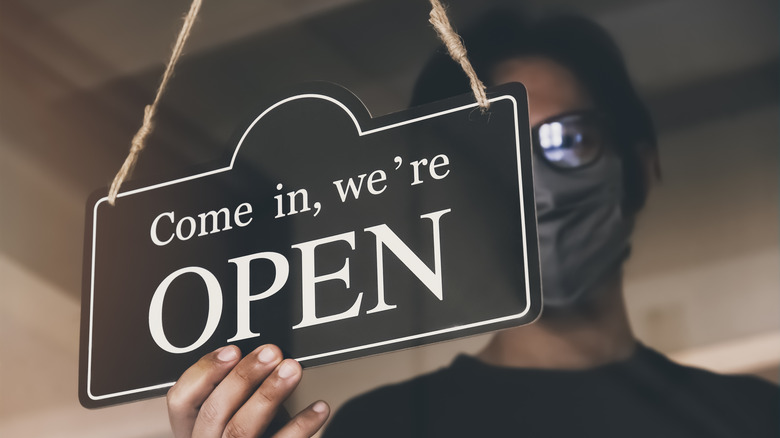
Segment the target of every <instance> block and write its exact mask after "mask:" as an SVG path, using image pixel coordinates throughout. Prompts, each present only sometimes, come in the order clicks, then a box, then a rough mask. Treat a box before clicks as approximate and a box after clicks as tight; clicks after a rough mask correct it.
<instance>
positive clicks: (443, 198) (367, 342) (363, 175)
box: [79, 83, 541, 407]
mask: <svg viewBox="0 0 780 438" xmlns="http://www.w3.org/2000/svg"><path fill="white" fill-rule="evenodd" d="M488 91H489V93H488V95H489V97H490V101H491V107H490V110H489V113H486V114H482V113H481V112H480V110H479V108H478V107H477V106H476V104H475V103H473V96H472V95H463V96H460V97H457V98H453V99H449V100H444V101H440V102H436V103H434V104H430V105H426V106H422V107H417V108H412V109H410V110H407V111H403V112H400V113H396V114H391V115H388V116H383V117H378V118H372V117H371V116H370V115H369V113H368V111H367V110H366V108H365V107H364V106H363V104H362V103H361V102H360V101H359V100H358V99H357V98H356V97H355V96H354V95H352V94H351V93H350V92H349V91H347V90H345V89H344V88H341V87H338V86H335V85H332V84H324V83H321V84H313V85H310V86H307V87H305V88H303V89H301V90H299V91H298V92H296V93H291V94H287V95H286V96H285V98H283V99H280V100H278V101H274V103H273V104H271V105H269V106H267V107H265V108H264V109H263V110H262V111H261V112H259V113H257V114H258V115H256V116H255V117H254V118H252V119H250V120H249V121H248V123H247V124H246V125H245V126H243V127H242V128H241V129H239V130H238V132H237V136H236V140H235V149H234V151H233V154H232V157H230V159H229V160H226V162H223V163H219V164H217V165H215V166H212V167H211V168H209V169H206V170H204V169H202V168H201V169H200V170H199V171H196V172H193V174H192V175H191V176H188V177H185V178H180V179H175V180H172V181H169V182H165V183H161V184H154V185H149V186H137V185H136V186H135V187H130V188H128V189H126V190H125V191H124V192H122V193H120V194H119V196H118V198H117V201H116V205H115V206H111V205H109V203H108V201H107V196H106V193H107V191H105V190H103V191H100V192H98V193H95V194H94V195H93V196H92V197H91V199H90V201H89V202H88V205H87V230H86V237H85V240H86V242H85V248H86V250H85V261H84V289H83V306H82V329H81V358H80V362H81V363H80V385H79V386H80V390H79V391H80V400H81V403H82V404H83V405H84V406H87V407H98V406H105V405H111V404H116V403H120V402H126V401H131V400H137V399H141V398H147V397H150V396H154V395H160V394H163V393H165V392H166V391H167V389H168V388H169V387H170V386H171V385H173V383H174V382H175V380H176V379H177V378H178V377H179V376H180V375H181V373H182V372H183V371H184V370H185V369H187V368H188V367H189V366H190V365H192V364H193V363H194V362H196V361H197V360H198V358H200V357H201V356H203V355H204V354H206V353H208V352H210V351H212V350H214V349H216V348H218V347H220V346H223V345H226V344H235V345H237V346H239V347H240V348H241V349H242V351H244V353H247V352H249V351H251V350H252V349H254V348H255V347H257V346H258V345H261V344H265V343H274V344H276V345H278V346H279V347H280V348H281V349H282V351H283V352H284V353H285V355H286V356H288V357H293V358H295V359H297V360H298V361H300V362H301V364H302V365H303V366H312V365H319V364H326V363H330V362H335V361H340V360H344V359H348V358H355V357H360V356H365V355H369V354H374V353H379V352H386V351H391V350H396V349H400V348H406V347H410V346H416V345H421V344H426V343H430V342H434V341H441V340H446V339H452V338H456V337H460V336H465V335H473V334H477V333H482V332H486V331H490V330H496V329H499V328H505V327H510V326H516V325H520V324H525V323H529V322H531V321H533V320H534V319H535V318H536V317H537V316H538V315H539V313H540V309H541V291H540V274H539V260H538V247H537V237H536V217H535V211H534V197H533V196H534V190H533V181H532V179H533V176H532V169H531V146H530V134H529V131H528V112H527V109H528V106H527V100H526V94H525V90H524V88H523V87H522V85H520V84H509V85H504V86H500V87H496V88H494V89H490V90H488Z"/></svg>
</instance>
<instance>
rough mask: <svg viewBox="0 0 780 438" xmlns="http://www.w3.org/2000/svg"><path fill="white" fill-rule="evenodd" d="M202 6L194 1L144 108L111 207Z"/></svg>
mask: <svg viewBox="0 0 780 438" xmlns="http://www.w3.org/2000/svg"><path fill="white" fill-rule="evenodd" d="M200 4H201V0H193V1H192V5H190V10H189V12H187V15H186V16H185V17H184V24H183V25H182V27H181V31H180V32H179V37H178V38H177V39H176V44H175V45H174V46H173V51H172V52H171V58H170V59H169V60H168V65H167V66H166V67H165V73H163V77H162V79H161V80H160V86H159V87H158V88H157V94H156V95H155V96H154V101H152V104H151V105H147V106H146V108H144V119H143V123H142V124H141V127H140V128H139V129H138V132H136V133H135V136H133V140H132V142H131V145H130V153H129V154H128V155H127V158H125V162H124V163H123V164H122V167H121V168H120V169H119V172H117V174H116V176H115V177H114V182H112V183H111V188H110V189H109V190H108V202H109V203H110V204H111V205H114V203H115V202H116V196H117V194H118V193H119V188H120V187H121V186H122V183H123V182H124V180H125V178H127V176H128V175H130V173H131V172H132V171H133V167H135V163H136V161H138V154H140V153H141V151H142V150H143V149H144V147H145V146H146V137H148V136H149V133H151V132H152V128H153V124H152V118H153V117H154V115H155V113H156V112H157V105H158V104H159V102H160V97H161V96H162V94H163V92H164V91H165V88H166V87H167V86H168V81H169V80H170V79H171V76H173V68H174V67H175V66H176V61H178V60H179V56H181V52H182V49H183V48H184V43H185V42H187V37H189V36H190V29H192V25H193V23H194V22H195V18H196V17H197V16H198V11H199V10H200Z"/></svg>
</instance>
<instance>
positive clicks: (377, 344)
mask: <svg viewBox="0 0 780 438" xmlns="http://www.w3.org/2000/svg"><path fill="white" fill-rule="evenodd" d="M299 99H323V100H327V101H329V102H331V103H334V104H336V105H337V106H339V107H340V108H341V109H343V110H344V112H346V113H347V114H348V115H349V117H350V118H351V119H352V122H353V123H354V124H355V128H356V129H357V132H358V136H360V137H362V136H364V135H370V134H374V133H377V132H382V131H387V130H389V129H393V128H397V127H399V126H404V125H408V124H412V123H416V122H420V121H423V120H427V119H432V118H435V117H440V116H443V115H447V114H451V113H454V112H458V111H463V110H467V109H473V108H476V107H477V103H472V104H469V105H463V106H459V107H457V108H451V109H448V110H445V111H441V112H438V113H432V114H428V115H426V116H422V117H417V118H415V119H410V120H406V121H403V122H399V123H394V124H392V125H387V126H383V127H380V128H375V129H371V130H368V131H363V130H362V129H361V127H360V124H359V123H358V121H357V119H356V118H355V115H354V114H352V111H350V110H349V108H347V107H346V105H344V104H343V103H341V102H340V101H338V100H336V99H334V98H332V97H330V96H326V95H324V94H312V93H307V94H299V95H296V96H292V97H288V98H286V99H283V100H280V101H279V102H277V103H275V104H274V105H272V106H270V107H269V108H268V109H266V110H265V111H263V112H262V113H261V114H260V115H259V116H257V117H256V118H255V119H254V120H253V121H252V123H251V124H250V125H249V127H247V129H246V131H244V134H243V135H242V136H241V139H240V140H239V141H238V144H237V145H236V150H235V152H233V157H232V159H231V160H230V165H228V166H227V167H223V168H221V169H216V170H211V171H208V172H204V173H200V174H197V175H192V176H188V177H185V178H180V179H176V180H172V181H168V182H164V183H160V184H155V185H151V186H148V187H142V188H139V189H135V190H128V191H126V192H122V193H119V194H118V195H117V198H123V197H126V196H131V195H135V194H138V193H143V192H147V191H150V190H154V189H158V188H160V187H166V186H171V185H175V184H180V183H183V182H186V181H191V180H195V179H199V178H203V177H206V176H209V175H215V174H218V173H222V172H227V171H229V170H231V169H233V165H234V164H235V161H236V157H237V156H238V152H239V151H240V150H241V146H242V145H243V143H244V140H245V139H246V137H247V135H249V132H250V131H251V130H252V128H254V126H255V125H256V124H257V122H259V121H260V119H262V118H263V117H265V115H266V114H268V113H269V112H271V111H273V110H274V109H276V108H277V107H279V106H281V105H284V104H285V103H288V102H292V101H295V100H299ZM500 100H510V101H511V102H512V108H513V111H514V115H515V117H514V120H515V150H516V152H517V154H516V155H517V177H518V181H517V183H518V186H519V187H520V191H519V193H520V211H521V215H520V216H521V223H522V233H523V255H524V256H525V257H524V263H525V266H524V268H525V292H526V308H525V309H524V310H523V311H522V312H520V313H518V314H516V315H509V316H504V317H501V318H494V319H490V320H486V321H480V322H476V323H472V324H466V325H462V326H457V327H449V328H446V329H441V330H435V331H431V332H427V333H421V334H417V335H412V336H406V337H403V338H397V339H391V340H387V341H381V342H375V343H373V344H366V345H361V346H357V347H351V348H345V349H342V350H336V351H331V352H327V353H321V354H315V355H311V356H305V357H299V358H295V360H297V361H299V362H304V361H307V360H313V359H320V358H323V357H328V356H334V355H338V354H344V353H350V352H354V351H360V350H366V349H369V348H375V347H381V346H384V345H390V344H396V343H399V342H404V341H410V340H414V339H420V338H424V337H430V336H436V335H441V334H445V333H451V332H455V331H460V330H467V329H471V328H475V327H480V326H484V325H490V324H496V323H500V322H504V321H510V320H513V319H518V318H522V317H523V316H525V314H527V313H528V311H529V310H530V309H531V296H530V279H529V276H528V246H527V242H526V227H525V206H524V204H523V178H522V171H523V170H522V166H521V163H520V129H519V126H518V120H517V100H515V98H514V97H513V96H509V95H504V96H498V97H494V98H492V99H489V101H490V102H497V101H500ZM106 201H108V197H107V196H106V197H103V198H100V199H99V200H98V201H97V202H96V203H95V207H94V209H93V211H92V218H93V222H92V266H91V271H90V302H89V341H88V349H87V388H86V389H87V395H88V396H89V398H90V399H92V400H105V399H107V398H114V397H121V396H125V395H130V394H136V393H139V392H145V391H151V390H155V389H161V388H169V387H171V386H173V385H174V383H176V382H169V383H161V384H159V385H153V386H147V387H143V388H137V389H130V390H127V391H119V392H114V393H111V394H105V395H93V394H92V389H91V385H92V322H93V312H94V302H95V299H94V297H95V240H96V237H97V209H98V206H100V204H101V203H103V202H106Z"/></svg>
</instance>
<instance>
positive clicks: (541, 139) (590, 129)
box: [531, 110, 611, 170]
mask: <svg viewBox="0 0 780 438" xmlns="http://www.w3.org/2000/svg"><path fill="white" fill-rule="evenodd" d="M607 122H608V121H607V118H606V117H605V116H604V114H602V113H600V112H598V111H596V110H586V111H577V112H571V113H566V114H560V115H557V116H555V117H552V118H549V119H547V120H545V121H543V122H541V123H539V124H538V125H536V126H534V127H533V128H532V130H531V135H532V137H531V138H532V140H533V144H534V147H535V148H536V149H537V152H538V153H539V154H540V155H541V156H542V157H544V159H545V161H547V162H548V163H549V164H550V165H552V166H553V167H554V168H557V169H562V170H573V169H579V168H582V167H585V166H587V165H589V164H592V163H594V162H595V161H596V160H597V159H598V158H599V157H600V156H601V154H602V153H603V151H604V149H605V148H606V147H607V146H608V145H609V144H610V142H611V135H610V132H611V129H610V127H609V124H608V123H607Z"/></svg>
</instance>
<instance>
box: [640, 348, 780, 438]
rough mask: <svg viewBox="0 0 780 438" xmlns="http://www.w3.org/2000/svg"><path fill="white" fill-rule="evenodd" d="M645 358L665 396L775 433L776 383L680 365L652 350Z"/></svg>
mask: <svg viewBox="0 0 780 438" xmlns="http://www.w3.org/2000/svg"><path fill="white" fill-rule="evenodd" d="M647 357H648V358H649V359H648V360H649V362H652V363H653V364H652V367H654V368H656V369H657V370H661V375H662V376H663V380H665V381H664V382H661V383H660V385H659V386H664V387H666V388H667V389H666V390H665V391H666V393H667V394H668V396H669V397H671V398H673V399H676V400H678V401H681V402H682V401H687V403H688V404H690V403H692V402H694V401H695V402H696V404H698V405H700V406H710V407H713V411H717V412H721V414H722V415H726V416H728V417H729V418H732V419H734V420H735V421H736V419H740V421H744V420H746V423H751V424H752V425H753V426H757V427H758V429H761V430H772V431H777V425H778V420H777V419H778V416H777V415H778V412H780V388H778V386H777V384H775V383H772V382H770V381H768V380H765V379H762V378H760V377H757V376H753V375H746V374H720V373H716V372H712V371H708V370H705V369H701V368H697V367H692V366H688V365H683V364H680V363H677V362H675V361H673V360H671V359H669V358H668V357H666V356H664V355H662V354H660V353H657V352H654V351H652V350H649V353H648V356H647ZM761 425H764V426H763V429H762V427H761ZM772 436H776V435H774V434H773V435H772Z"/></svg>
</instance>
